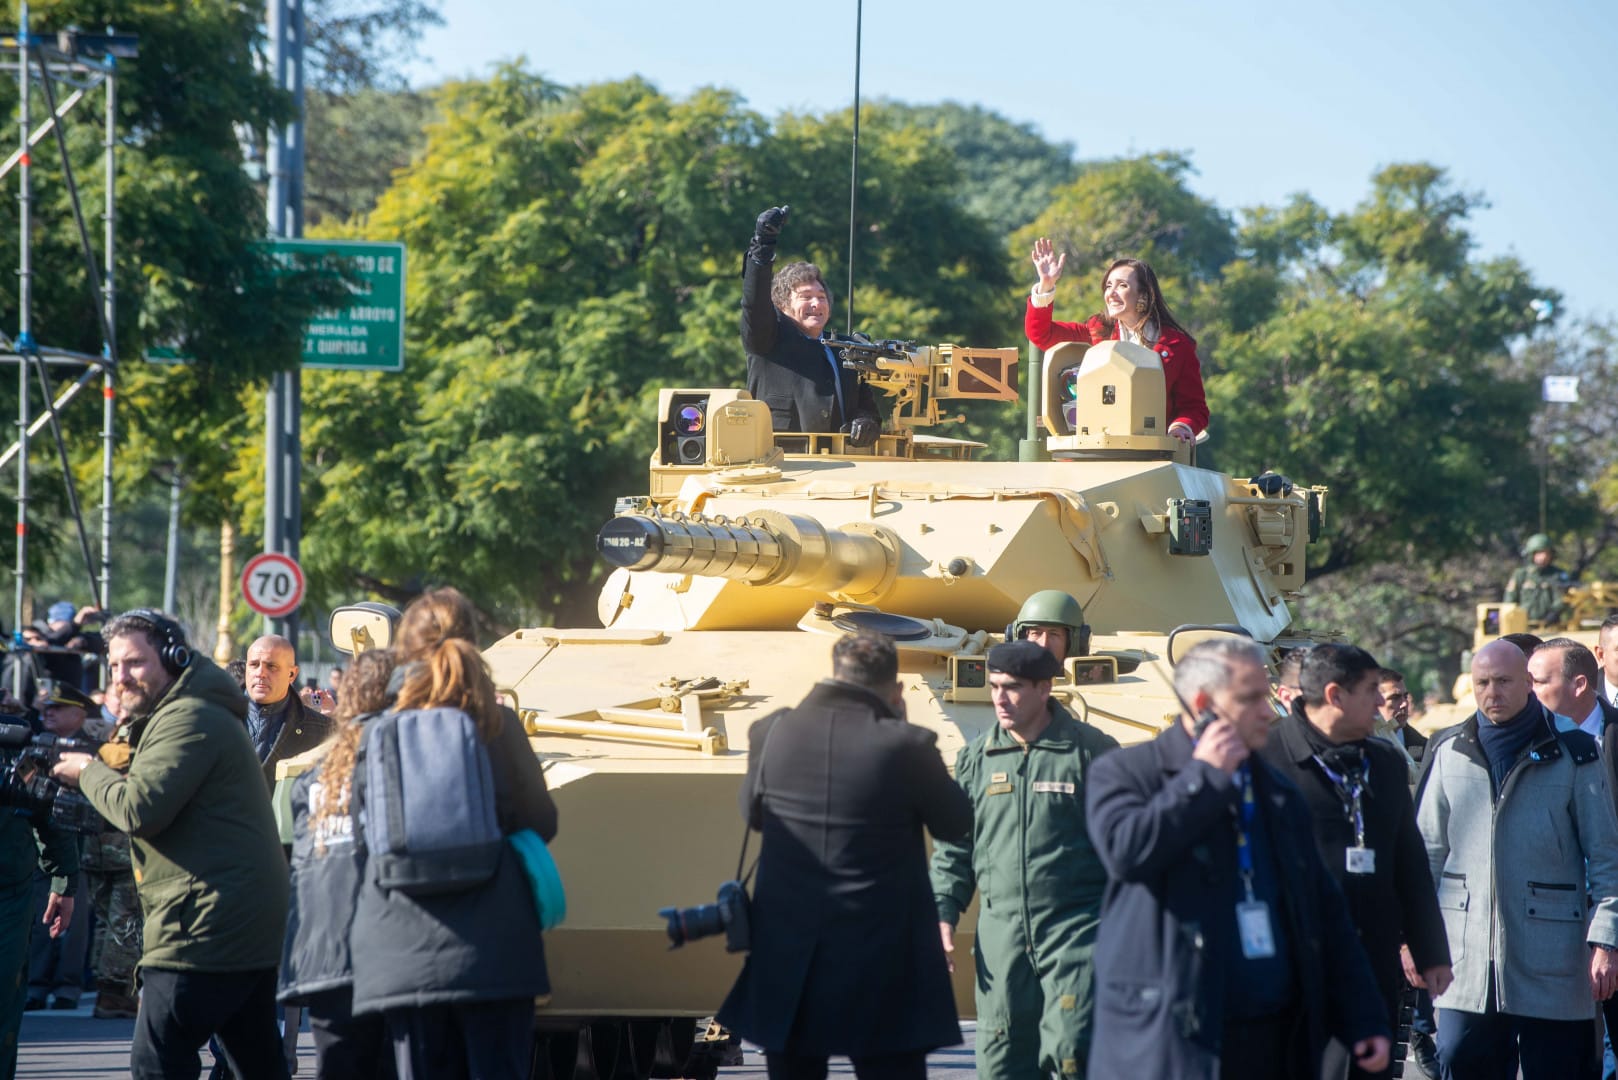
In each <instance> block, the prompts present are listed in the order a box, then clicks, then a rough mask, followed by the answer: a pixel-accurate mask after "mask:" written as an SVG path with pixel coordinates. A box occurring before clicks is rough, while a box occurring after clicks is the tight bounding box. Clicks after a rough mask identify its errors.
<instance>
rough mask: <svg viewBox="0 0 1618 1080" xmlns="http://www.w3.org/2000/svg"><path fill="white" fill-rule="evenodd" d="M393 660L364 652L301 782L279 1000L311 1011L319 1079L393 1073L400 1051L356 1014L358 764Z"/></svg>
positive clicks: (361, 863) (375, 1023)
mask: <svg viewBox="0 0 1618 1080" xmlns="http://www.w3.org/2000/svg"><path fill="white" fill-rule="evenodd" d="M393 670H394V662H393V655H392V654H391V653H388V652H385V651H376V650H373V651H371V652H364V653H360V654H359V655H358V656H356V657H355V658H354V663H353V665H352V666H351V667H350V668H349V670H348V678H347V680H346V681H345V682H344V683H343V697H342V700H341V701H340V702H338V704H337V712H336V714H335V715H334V716H333V717H332V719H333V721H334V723H335V724H336V726H337V734H336V735H335V736H333V737H332V741H331V742H330V743H329V744H328V749H327V750H326V756H325V757H323V758H322V759H321V761H320V764H319V765H317V766H315V767H314V768H313V769H310V770H309V771H308V772H306V773H304V774H303V775H302V776H300V777H299V778H298V780H297V782H296V783H295V784H293V786H292V903H291V906H290V907H289V908H288V910H287V933H286V941H285V943H284V945H283V946H282V954H281V986H280V992H279V994H278V995H277V997H278V998H279V999H280V1000H281V1001H282V1002H284V1003H287V1004H301V1005H303V1006H305V1007H306V1008H308V1010H309V1027H310V1030H311V1031H313V1032H314V1036H315V1075H316V1076H317V1077H333V1078H335V1077H343V1078H345V1080H347V1078H353V1080H371V1078H381V1077H391V1076H393V1047H392V1045H391V1043H390V1041H389V1039H388V1033H387V1028H386V1027H385V1026H384V1025H383V1023H382V1018H381V1017H380V1016H361V1017H355V1016H354V1015H353V1009H352V1005H353V981H354V972H353V967H352V965H351V963H350V961H349V950H348V931H349V924H350V923H351V922H352V921H353V919H354V901H355V897H356V895H357V894H358V892H359V886H360V878H361V875H362V874H363V873H364V872H365V849H364V847H363V845H361V844H358V843H356V842H355V840H356V835H357V834H356V831H355V829H354V827H353V823H354V814H353V811H354V807H353V776H354V758H355V755H356V754H357V753H358V751H359V746H360V737H361V736H362V735H363V734H364V732H365V722H366V721H367V720H369V719H370V718H371V717H372V716H374V715H376V714H377V713H379V712H381V711H382V710H383V709H386V708H387V707H388V703H389V702H390V701H392V699H393V693H392V691H391V690H390V689H389V686H388V684H389V681H390V680H391V679H392V677H393Z"/></svg>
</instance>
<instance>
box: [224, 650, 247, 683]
mask: <svg viewBox="0 0 1618 1080" xmlns="http://www.w3.org/2000/svg"><path fill="white" fill-rule="evenodd" d="M225 674H226V675H229V676H230V678H231V681H232V682H234V683H235V684H236V685H237V686H239V687H241V688H242V689H243V690H246V689H247V661H246V660H243V659H241V658H239V657H238V658H237V659H235V660H232V661H231V662H230V663H228V664H226V665H225Z"/></svg>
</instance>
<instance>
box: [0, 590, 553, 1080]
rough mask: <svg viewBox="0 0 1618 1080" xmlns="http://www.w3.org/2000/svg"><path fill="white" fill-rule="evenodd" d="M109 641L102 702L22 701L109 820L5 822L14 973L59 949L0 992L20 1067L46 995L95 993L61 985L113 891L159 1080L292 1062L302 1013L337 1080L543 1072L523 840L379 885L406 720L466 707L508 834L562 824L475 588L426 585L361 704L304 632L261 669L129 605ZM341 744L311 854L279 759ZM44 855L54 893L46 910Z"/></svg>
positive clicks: (368, 665) (310, 779)
mask: <svg viewBox="0 0 1618 1080" xmlns="http://www.w3.org/2000/svg"><path fill="white" fill-rule="evenodd" d="M102 639H103V641H104V646H105V651H106V659H107V680H106V682H107V686H106V690H105V692H104V697H103V698H102V701H101V703H100V704H99V705H98V704H97V703H96V702H95V701H94V700H93V699H92V697H91V695H90V694H87V693H85V692H84V691H82V690H80V689H79V688H78V687H77V686H75V685H73V684H71V683H69V682H67V681H65V680H62V679H58V678H54V677H45V678H41V680H40V682H39V684H38V688H37V697H36V698H35V704H36V707H37V708H36V709H35V710H33V711H26V712H25V711H23V710H22V709H21V708H20V707H19V708H18V709H17V712H16V713H15V715H16V716H17V718H18V719H19V720H24V719H26V720H27V721H29V722H32V723H34V724H35V725H36V727H37V730H38V731H40V732H45V733H49V734H50V735H55V736H59V737H68V736H72V737H78V738H81V739H85V740H87V745H86V744H84V743H80V744H63V745H72V746H73V749H71V750H68V751H66V752H61V753H59V754H58V759H57V763H56V765H55V767H54V769H53V770H52V773H51V776H52V777H53V778H54V780H55V781H56V782H57V783H58V784H60V785H61V786H62V787H63V788H64V789H69V790H71V789H77V791H78V792H80V793H82V795H83V796H84V798H85V799H87V800H88V802H89V804H90V805H91V806H92V807H93V808H94V810H95V811H96V812H97V813H98V814H99V815H100V817H101V818H102V819H103V823H104V825H105V828H104V829H103V830H102V831H100V832H96V833H90V834H86V835H83V836H82V837H77V836H75V835H74V833H72V832H69V831H66V830H65V829H63V828H61V827H58V826H57V825H54V824H52V822H51V821H50V820H49V819H48V818H47V817H44V816H41V815H34V816H32V817H20V816H17V815H14V814H9V813H8V814H6V815H4V816H3V820H0V844H3V845H4V846H5V847H6V850H7V852H8V854H7V858H6V860H5V862H4V870H3V874H4V875H5V880H0V904H3V905H5V906H4V909H3V910H0V920H3V921H0V925H3V926H4V928H5V934H6V937H5V939H4V941H3V942H0V963H4V964H10V965H12V967H11V969H12V970H16V971H19V972H21V971H23V969H24V967H23V966H24V964H25V963H26V959H25V957H24V955H23V954H24V951H25V950H26V949H28V947H29V926H30V924H31V923H33V922H36V921H42V922H43V924H44V925H42V926H41V927H40V932H38V933H35V934H34V935H33V945H34V948H35V949H36V952H37V953H39V954H41V955H48V956H49V957H50V961H49V964H48V965H47V969H46V970H45V973H44V976H43V977H44V979H45V981H44V982H42V983H39V984H36V986H35V989H39V990H41V991H42V992H41V993H40V994H39V995H38V997H39V999H40V1000H37V1001H36V1000H34V999H32V998H30V999H29V1000H27V1001H26V1002H25V1000H24V998H23V996H22V987H23V985H24V984H23V980H22V979H21V978H20V977H19V979H18V981H17V986H16V988H15V989H16V991H17V992H16V993H15V994H12V993H10V992H9V991H8V992H7V994H6V995H5V996H4V999H3V1000H0V1009H3V1012H0V1022H3V1024H4V1041H3V1043H0V1077H4V1078H9V1077H10V1076H11V1075H13V1071H14V1069H15V1064H16V1053H17V1032H18V1020H19V1019H20V1015H21V1013H22V1012H23V1011H25V1009H26V1008H27V1007H29V1006H35V1005H38V1006H43V1004H44V1000H43V999H44V998H45V997H46V996H51V1003H52V1004H53V1005H55V1006H56V1007H68V1006H67V1005H66V1004H58V1003H63V1002H72V1003H74V1004H76V994H74V995H73V996H72V997H69V996H68V990H67V989H66V982H65V980H64V981H62V982H61V983H59V984H58V983H56V982H53V981H52V980H53V979H55V974H54V973H58V972H64V973H65V972H70V971H75V969H82V967H83V963H84V953H83V949H82V948H80V949H79V950H78V951H76V952H75V951H74V950H73V949H71V948H67V947H65V946H66V945H67V943H68V941H69V934H70V927H72V926H73V925H75V922H76V921H80V920H84V919H85V917H86V915H87V913H88V911H89V909H90V907H91V906H92V905H93V906H94V908H95V912H96V920H95V921H96V942H97V944H96V947H95V956H94V958H93V960H92V965H93V967H94V969H95V971H96V972H97V988H98V995H97V1013H96V1015H98V1016H122V1017H133V1018H134V1019H135V1035H134V1039H133V1042H132V1044H131V1050H130V1072H131V1074H132V1075H133V1076H135V1077H185V1076H193V1077H194V1076H197V1075H198V1074H199V1072H200V1068H201V1065H200V1060H201V1059H200V1057H199V1051H200V1050H201V1048H202V1047H203V1046H204V1045H211V1049H212V1050H213V1052H214V1057H215V1061H216V1064H215V1071H214V1075H215V1076H219V1077H229V1076H235V1077H239V1078H244V1080H245V1078H257V1077H285V1076H287V1075H289V1070H290V1068H291V1067H292V1063H293V1062H295V1058H293V1057H291V1056H290V1055H291V1047H290V1045H289V1044H290V1042H291V1041H292V1040H293V1039H295V1035H296V1031H297V1029H298V1025H299V1023H300V1015H299V1012H298V1010H300V1009H306V1010H307V1011H308V1014H309V1019H310V1025H311V1027H312V1029H313V1031H314V1033H315V1042H316V1047H317V1056H318V1058H319V1061H320V1072H321V1074H322V1075H326V1076H331V1077H339V1076H341V1077H366V1076H388V1077H392V1076H400V1077H407V1078H408V1077H449V1076H455V1075H471V1076H520V1075H526V1071H527V1068H528V1060H529V1055H530V1050H531V1047H530V1028H531V1025H532V1019H533V1003H534V1000H535V999H536V998H537V997H542V996H543V995H544V994H546V993H547V992H548V984H547V981H546V975H545V962H544V953H543V946H542V942H541V936H540V925H539V921H538V919H539V916H538V914H537V913H536V906H535V903H534V899H533V896H532V894H531V892H530V886H529V883H528V879H527V877H526V876H525V873H524V871H523V870H522V869H521V867H520V864H519V862H518V861H517V858H516V856H514V855H508V854H506V853H505V852H504V851H503V850H502V851H501V853H500V857H499V858H498V860H497V861H496V862H495V863H494V864H493V865H492V869H491V874H490V876H489V877H488V879H487V880H480V881H478V882H476V883H473V884H469V885H467V886H466V887H465V888H461V889H457V890H452V891H451V890H444V891H438V890H429V891H428V892H427V893H426V894H423V895H414V894H406V893H404V892H400V891H396V890H389V889H384V888H379V887H377V886H376V884H375V882H374V881H373V880H372V879H369V878H367V877H366V876H365V875H364V874H363V873H362V872H361V868H362V867H363V864H364V855H363V845H362V844H357V843H356V838H357V837H356V821H357V820H358V819H359V818H358V814H359V802H358V801H357V797H356V795H355V792H356V790H359V791H363V783H362V782H361V781H360V780H359V778H358V777H357V776H356V768H357V763H358V762H359V761H360V760H361V759H362V758H363V754H362V753H361V747H362V746H363V733H364V731H365V730H366V728H365V724H366V722H367V721H368V720H370V719H371V718H373V717H374V716H376V715H377V714H379V713H381V712H383V711H389V712H390V713H395V714H397V713H400V712H405V711H410V710H418V711H419V710H438V709H442V710H451V711H455V712H457V714H462V715H465V716H466V717H467V718H468V723H470V724H472V725H474V726H475V730H476V733H477V740H478V742H479V743H480V744H486V746H487V749H486V750H480V751H479V752H480V753H482V754H486V757H487V761H488V763H489V766H490V768H491V770H492V772H491V775H492V796H491V799H492V803H491V805H492V812H493V813H494V814H495V815H496V816H497V817H498V824H499V827H500V828H501V829H502V830H503V832H505V833H511V832H515V831H518V830H522V829H531V830H533V831H534V832H535V833H536V834H537V835H538V836H539V837H540V838H541V839H542V840H546V841H548V840H549V839H550V838H551V837H553V836H554V835H555V832H556V810H555V805H554V803H553V802H552V801H551V799H550V796H549V793H548V791H547V790H546V786H545V781H544V776H543V773H542V772H541V771H540V767H539V762H538V760H537V759H536V758H535V757H534V755H533V754H532V752H531V751H530V750H529V749H528V745H527V741H526V737H525V736H524V734H523V731H522V728H521V725H520V723H519V722H518V720H517V718H516V716H515V714H514V713H513V712H512V711H511V710H510V709H509V708H505V707H503V706H501V705H499V704H498V702H497V695H496V691H495V689H494V685H493V683H492V682H491V681H490V677H489V673H488V669H487V666H486V665H485V664H484V662H483V660H482V658H481V656H480V655H479V654H478V651H477V647H476V645H475V643H474V614H473V611H472V608H471V605H470V604H469V603H468V602H467V601H466V599H465V597H463V596H462V595H461V594H460V593H458V592H456V591H455V590H453V589H439V590H434V591H431V592H428V593H426V594H424V595H423V596H422V597H420V598H419V599H418V600H417V601H416V602H415V603H414V604H412V605H411V606H410V607H409V608H408V609H407V610H406V612H405V613H404V616H403V618H402V619H401V622H400V626H399V633H398V635H397V639H396V642H395V644H394V647H393V648H392V649H391V650H388V651H373V652H369V653H364V654H361V655H360V656H358V657H356V659H355V662H354V664H353V667H352V669H351V672H350V674H349V678H348V679H347V680H346V681H345V682H344V683H343V684H342V690H341V693H340V696H337V697H335V698H333V697H331V696H326V697H324V698H322V697H316V696H315V695H313V694H311V695H308V700H305V698H304V696H302V695H300V694H299V693H298V687H297V676H298V666H297V659H296V655H295V651H294V649H293V646H292V644H291V642H289V641H288V640H286V639H285V638H281V637H276V636H266V637H262V638H259V639H258V640H257V641H255V642H253V643H252V645H251V646H250V647H249V648H248V650H247V655H246V657H245V659H244V660H243V661H242V663H241V664H240V668H239V672H238V674H237V675H232V674H231V673H229V672H227V671H226V670H224V669H222V668H220V667H218V666H216V665H215V664H214V663H213V662H211V661H210V660H208V659H207V658H206V657H203V656H200V655H198V654H196V653H194V652H193V651H192V650H191V648H190V646H189V645H188V644H187V642H186V640H185V635H184V633H183V631H182V629H181V628H180V626H179V625H178V624H177V623H176V622H174V621H173V620H172V619H170V618H169V617H167V616H166V615H163V614H162V613H159V612H156V611H152V610H149V609H137V610H134V611H130V612H126V613H124V614H122V615H119V616H117V617H116V618H114V619H112V620H111V621H110V622H108V623H107V625H106V627H105V629H104V630H103V632H102ZM310 701H313V702H315V704H317V705H320V706H323V707H324V708H316V707H312V706H311V705H310V704H309V702H310ZM328 711H329V713H330V715H327V712H328ZM103 712H104V713H105V719H106V721H107V726H106V727H105V728H103V729H98V730H97V731H91V730H90V728H89V725H88V724H87V723H86V718H87V716H89V715H90V714H91V713H103ZM317 747H324V748H325V749H324V751H323V752H322V753H320V754H319V755H318V760H319V765H318V766H317V767H316V768H314V769H312V770H310V771H308V772H305V773H304V774H303V775H302V776H301V777H300V778H299V780H298V782H297V783H296V785H295V787H294V791H293V793H292V808H293V814H292V818H293V821H292V826H293V829H292V844H291V845H290V846H288V847H283V844H282V837H281V833H280V829H279V827H278V825H277V822H276V820H275V817H274V814H273V812H272V809H271V795H272V788H273V785H274V783H275V775H276V767H277V765H278V764H279V763H280V762H282V761H284V760H286V759H287V758H289V757H292V756H295V755H298V754H302V753H305V752H306V751H309V750H312V749H315V748H317ZM92 750H93V752H90V751H92ZM440 794H441V795H442V796H443V797H445V798H449V799H457V798H459V797H460V796H461V792H459V791H454V792H443V793H440ZM36 866H37V867H39V869H40V871H41V872H42V873H43V874H44V875H46V876H47V877H46V880H45V881H44V883H43V884H42V885H40V886H39V888H40V889H41V890H42V891H43V892H44V894H45V897H46V899H45V901H44V904H43V908H42V911H40V912H35V913H34V914H33V915H32V916H31V915H30V912H29V911H28V907H27V905H28V902H29V901H30V900H31V898H32V896H33V891H34V887H35V886H34V882H33V880H32V878H33V874H34V868H35V867H36ZM81 867H83V868H84V871H85V877H86V878H87V879H88V883H87V885H85V886H82V887H81V886H78V885H77V884H76V879H77V878H78V876H79V874H80V870H81ZM12 879H15V880H12ZM367 943H369V944H367ZM356 957H358V958H360V959H358V960H356V959H355V958H356ZM137 965H138V969H139V975H138V989H137V985H136V983H137V976H136V967H137ZM31 992H32V991H31ZM13 999H14V1000H13ZM289 1035H290V1036H291V1037H290V1038H289V1037H288V1036H289Z"/></svg>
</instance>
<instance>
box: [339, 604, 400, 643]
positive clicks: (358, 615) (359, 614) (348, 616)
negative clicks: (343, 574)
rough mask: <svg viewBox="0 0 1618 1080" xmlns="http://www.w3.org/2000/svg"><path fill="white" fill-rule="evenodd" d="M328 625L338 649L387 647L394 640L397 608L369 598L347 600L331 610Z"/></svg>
mask: <svg viewBox="0 0 1618 1080" xmlns="http://www.w3.org/2000/svg"><path fill="white" fill-rule="evenodd" d="M329 625H330V628H331V644H332V648H334V649H336V650H337V651H338V652H342V653H347V654H348V655H350V656H354V655H356V654H358V653H362V652H365V651H366V650H368V649H386V648H387V647H388V646H389V645H391V644H393V631H394V628H395V627H397V626H398V625H399V609H398V608H394V607H390V606H388V605H387V604H378V603H376V602H375V601H372V600H366V601H363V602H362V603H358V604H348V605H346V606H345V607H340V608H337V609H336V610H335V611H333V612H332V613H331V623H330V624H329Z"/></svg>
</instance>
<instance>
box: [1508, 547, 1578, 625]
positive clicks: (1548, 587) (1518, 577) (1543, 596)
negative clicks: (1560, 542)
mask: <svg viewBox="0 0 1618 1080" xmlns="http://www.w3.org/2000/svg"><path fill="white" fill-rule="evenodd" d="M1522 553H1523V556H1524V557H1525V558H1527V559H1528V562H1527V563H1526V564H1525V565H1523V566H1519V567H1517V569H1516V570H1514V571H1512V574H1511V580H1510V581H1508V582H1506V595H1505V601H1506V603H1508V604H1521V605H1522V606H1523V610H1525V611H1526V612H1527V613H1528V622H1529V624H1530V625H1534V626H1545V625H1549V624H1556V623H1561V622H1564V621H1565V620H1566V619H1567V605H1566V603H1565V602H1564V598H1565V596H1566V595H1567V590H1568V586H1570V585H1572V584H1573V579H1572V578H1570V577H1569V576H1568V572H1567V571H1566V570H1563V569H1562V568H1561V567H1560V566H1557V565H1556V563H1555V561H1554V560H1555V558H1556V549H1555V547H1554V545H1552V544H1551V538H1550V537H1548V536H1546V535H1545V534H1544V533H1535V534H1534V535H1533V536H1530V537H1529V538H1528V543H1526V544H1524V545H1523V549H1522Z"/></svg>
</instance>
